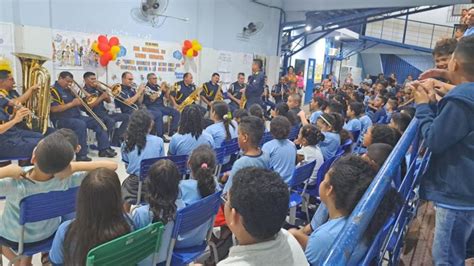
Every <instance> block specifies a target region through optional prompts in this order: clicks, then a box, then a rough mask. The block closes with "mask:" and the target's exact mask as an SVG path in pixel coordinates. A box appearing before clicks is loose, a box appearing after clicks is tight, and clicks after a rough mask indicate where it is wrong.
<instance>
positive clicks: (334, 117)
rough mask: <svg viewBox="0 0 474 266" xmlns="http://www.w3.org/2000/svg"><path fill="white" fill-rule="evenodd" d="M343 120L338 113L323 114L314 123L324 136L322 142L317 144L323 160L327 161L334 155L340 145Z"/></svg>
mask: <svg viewBox="0 0 474 266" xmlns="http://www.w3.org/2000/svg"><path fill="white" fill-rule="evenodd" d="M342 124H343V118H342V116H341V115H340V114H338V113H330V114H328V113H324V114H322V115H321V116H320V117H319V118H318V120H317V121H316V126H317V127H318V129H319V130H321V132H323V134H324V140H323V141H322V142H320V143H319V147H320V148H321V152H322V153H323V156H324V160H328V159H330V158H332V157H334V155H336V152H337V150H338V148H339V146H340V145H341V136H340V135H339V133H340V132H341V130H342Z"/></svg>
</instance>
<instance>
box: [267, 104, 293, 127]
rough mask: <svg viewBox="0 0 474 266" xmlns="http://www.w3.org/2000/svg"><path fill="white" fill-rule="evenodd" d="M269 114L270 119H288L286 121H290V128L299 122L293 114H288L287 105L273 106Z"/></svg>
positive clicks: (288, 108)
mask: <svg viewBox="0 0 474 266" xmlns="http://www.w3.org/2000/svg"><path fill="white" fill-rule="evenodd" d="M270 114H271V116H272V117H276V116H284V117H286V118H288V121H290V123H291V126H296V125H298V124H299V122H300V121H299V119H298V117H297V116H296V115H295V113H294V112H290V107H288V104H286V103H283V102H282V103H278V104H277V105H275V108H274V109H273V110H272V111H271V112H270Z"/></svg>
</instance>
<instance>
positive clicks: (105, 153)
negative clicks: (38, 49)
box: [51, 71, 117, 161]
mask: <svg viewBox="0 0 474 266" xmlns="http://www.w3.org/2000/svg"><path fill="white" fill-rule="evenodd" d="M73 78H74V77H73V75H72V74H71V73H70V72H68V71H63V72H61V73H59V78H58V80H57V81H56V83H54V86H53V88H51V98H52V101H51V121H52V122H53V124H54V125H55V126H56V128H69V129H71V130H73V131H74V132H75V133H76V135H77V137H78V139H79V145H81V150H80V151H79V152H78V153H77V154H76V161H91V160H92V159H91V158H89V157H88V156H87V152H88V147H87V129H88V128H89V129H92V130H93V131H94V132H95V133H96V139H97V142H98V143H97V146H98V149H99V157H109V158H112V157H115V156H116V155H117V153H116V152H115V151H114V150H112V149H111V148H110V142H109V136H108V133H107V130H105V129H103V128H102V127H101V126H100V125H99V123H98V122H97V121H96V120H95V119H94V118H92V117H88V116H83V115H82V114H81V108H80V106H82V102H81V100H80V99H78V98H76V97H75V96H74V94H73V93H72V92H71V88H70V87H71V85H72V83H73Z"/></svg>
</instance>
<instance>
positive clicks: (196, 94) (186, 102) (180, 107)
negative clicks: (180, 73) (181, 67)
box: [175, 85, 202, 112]
mask: <svg viewBox="0 0 474 266" xmlns="http://www.w3.org/2000/svg"><path fill="white" fill-rule="evenodd" d="M178 87H179V85H178V86H176V85H175V90H176V92H177V91H179V88H178ZM201 90H202V86H200V87H198V88H197V89H195V90H194V91H193V92H192V93H191V94H189V96H188V97H187V98H186V99H184V101H183V102H182V103H181V104H180V105H178V107H177V108H176V109H178V111H180V112H182V111H183V110H184V107H186V106H188V105H190V104H193V103H194V102H196V101H197V100H199V96H200V94H201Z"/></svg>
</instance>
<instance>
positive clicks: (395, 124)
mask: <svg viewBox="0 0 474 266" xmlns="http://www.w3.org/2000/svg"><path fill="white" fill-rule="evenodd" d="M410 122H411V117H410V116H409V115H408V114H406V113H394V114H393V115H392V118H391V119H390V123H389V124H388V126H389V127H391V128H394V129H396V130H398V132H400V134H403V132H405V130H406V129H407V127H408V125H409V124H410Z"/></svg>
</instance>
